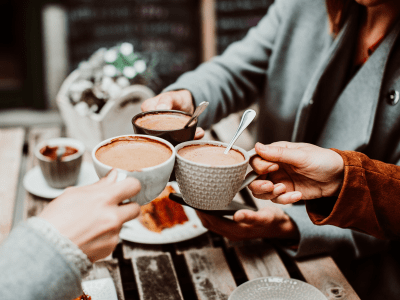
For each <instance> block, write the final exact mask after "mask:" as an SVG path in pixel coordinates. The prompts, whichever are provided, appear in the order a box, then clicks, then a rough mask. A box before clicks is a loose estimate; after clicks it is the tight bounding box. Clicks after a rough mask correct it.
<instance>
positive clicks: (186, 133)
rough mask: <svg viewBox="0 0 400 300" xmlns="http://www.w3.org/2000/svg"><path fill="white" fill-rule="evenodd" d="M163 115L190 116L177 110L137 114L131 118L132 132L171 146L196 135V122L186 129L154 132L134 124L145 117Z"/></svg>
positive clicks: (189, 139) (191, 138)
mask: <svg viewBox="0 0 400 300" xmlns="http://www.w3.org/2000/svg"><path fill="white" fill-rule="evenodd" d="M165 113H174V114H183V115H187V116H192V115H191V114H189V113H186V112H183V111H179V110H150V111H146V112H142V113H139V114H137V115H135V116H134V117H133V118H132V125H133V130H134V131H135V133H136V134H146V135H151V136H156V137H159V138H162V139H164V140H167V141H168V142H170V143H171V144H172V145H173V146H176V145H178V144H180V143H183V142H187V141H191V140H193V139H194V135H195V133H196V128H197V120H196V121H195V122H194V123H193V122H192V124H191V125H190V126H188V127H187V128H182V129H175V130H155V129H149V128H145V127H142V126H139V125H138V124H136V120H137V119H139V118H141V117H144V116H146V115H152V114H165Z"/></svg>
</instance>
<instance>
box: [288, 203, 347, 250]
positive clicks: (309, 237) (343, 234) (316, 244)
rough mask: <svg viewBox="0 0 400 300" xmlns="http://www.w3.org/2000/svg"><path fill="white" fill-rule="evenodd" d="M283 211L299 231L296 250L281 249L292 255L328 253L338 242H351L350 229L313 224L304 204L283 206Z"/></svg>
mask: <svg viewBox="0 0 400 300" xmlns="http://www.w3.org/2000/svg"><path fill="white" fill-rule="evenodd" d="M284 211H285V213H286V214H287V215H289V216H290V218H291V219H292V220H293V221H294V222H295V223H296V225H297V228H298V230H299V232H300V242H299V246H298V248H297V250H292V249H288V248H284V249H283V250H284V251H285V252H286V253H288V254H289V255H290V256H292V257H296V258H301V257H306V256H312V255H317V254H323V253H326V254H329V253H330V252H332V251H335V248H336V247H338V246H339V245H338V244H343V243H349V242H350V243H352V240H353V238H352V234H351V230H348V229H342V228H338V227H335V226H331V225H324V226H317V225H314V224H313V223H312V222H311V220H310V218H309V217H308V214H307V211H306V208H305V206H304V205H293V206H291V207H285V208H284ZM338 242H339V243H338Z"/></svg>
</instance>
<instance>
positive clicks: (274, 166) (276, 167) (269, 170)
mask: <svg viewBox="0 0 400 300" xmlns="http://www.w3.org/2000/svg"><path fill="white" fill-rule="evenodd" d="M278 169H279V166H278V165H272V166H270V167H269V168H268V169H267V171H268V172H275V171H278Z"/></svg>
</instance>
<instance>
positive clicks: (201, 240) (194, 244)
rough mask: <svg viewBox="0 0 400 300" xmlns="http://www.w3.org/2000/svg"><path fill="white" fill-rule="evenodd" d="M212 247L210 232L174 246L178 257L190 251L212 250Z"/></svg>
mask: <svg viewBox="0 0 400 300" xmlns="http://www.w3.org/2000/svg"><path fill="white" fill-rule="evenodd" d="M212 247H213V243H212V238H211V236H210V234H209V233H208V232H206V233H204V234H202V235H200V236H198V237H196V238H193V239H190V240H187V241H183V242H179V243H176V244H174V248H175V252H176V254H178V255H180V254H183V252H185V251H189V250H195V249H202V248H212Z"/></svg>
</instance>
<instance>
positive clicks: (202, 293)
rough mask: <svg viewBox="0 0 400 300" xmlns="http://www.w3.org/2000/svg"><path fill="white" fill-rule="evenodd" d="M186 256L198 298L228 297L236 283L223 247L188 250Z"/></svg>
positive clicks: (201, 299)
mask: <svg viewBox="0 0 400 300" xmlns="http://www.w3.org/2000/svg"><path fill="white" fill-rule="evenodd" d="M184 257H185V260H186V263H187V265H188V268H189V274H190V275H191V278H192V281H193V284H194V288H195V291H196V295H197V297H198V299H200V300H209V299H213V300H226V299H228V297H229V295H230V294H231V293H232V291H233V290H234V289H235V288H236V283H235V280H234V278H233V275H232V273H231V270H230V269H229V266H228V263H227V262H226V260H225V256H224V253H223V251H222V249H221V248H209V249H201V250H192V251H187V252H185V253H184Z"/></svg>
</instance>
